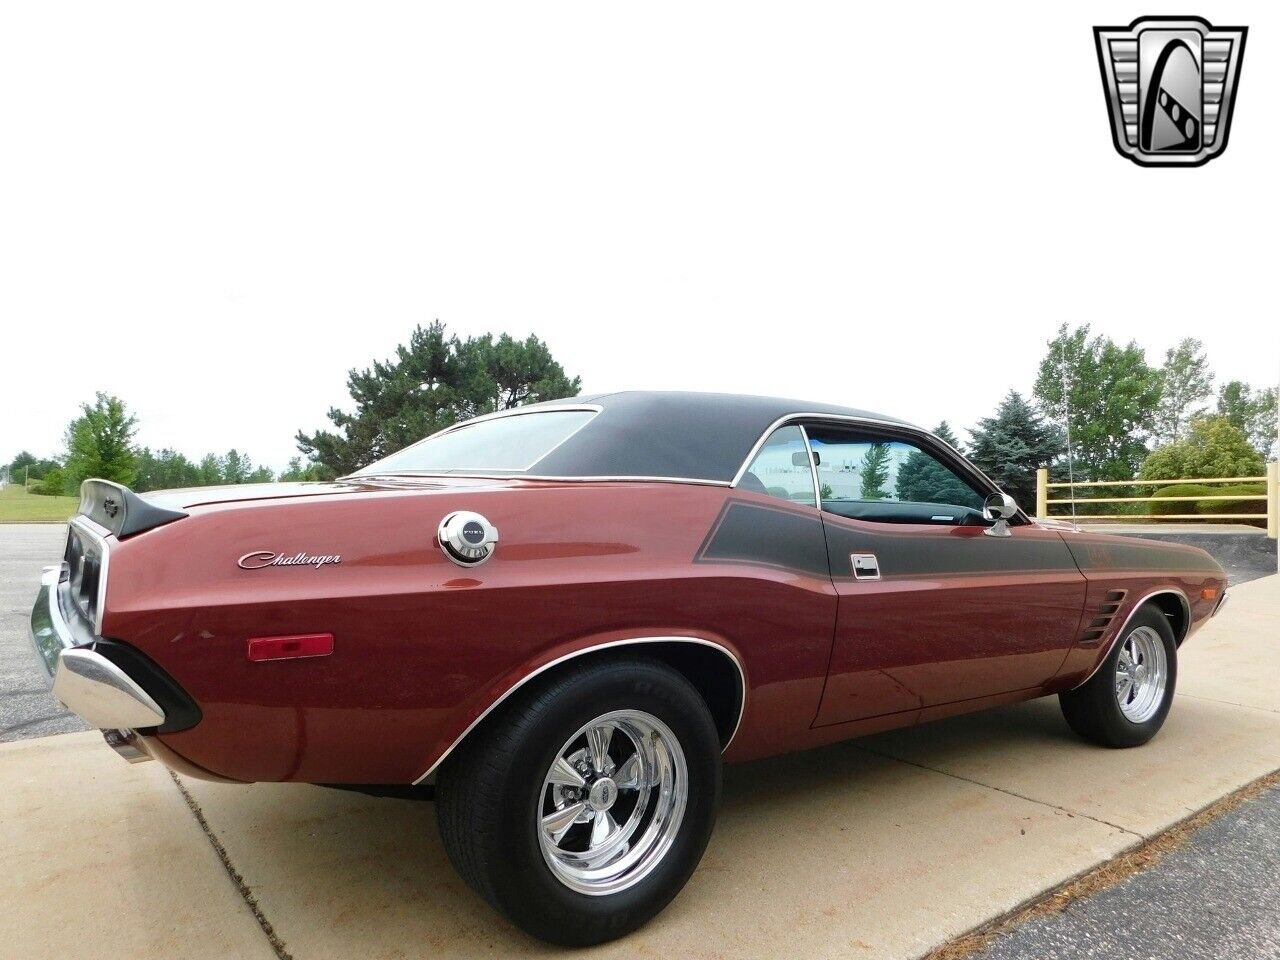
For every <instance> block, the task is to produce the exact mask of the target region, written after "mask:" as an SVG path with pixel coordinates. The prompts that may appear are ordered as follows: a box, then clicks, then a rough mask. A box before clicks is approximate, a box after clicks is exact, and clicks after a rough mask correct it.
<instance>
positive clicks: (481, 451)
mask: <svg viewBox="0 0 1280 960" xmlns="http://www.w3.org/2000/svg"><path fill="white" fill-rule="evenodd" d="M595 415H596V414H595V411H593V410H545V411H539V412H538V413H523V414H513V415H511V416H506V417H497V418H495V419H493V420H481V421H479V422H478V423H472V424H468V425H467V426H465V427H458V428H457V429H455V430H450V431H448V432H446V433H440V434H436V435H435V436H433V437H428V438H427V439H426V440H423V441H421V442H419V443H415V444H414V445H413V446H410V447H405V448H404V449H403V450H400V451H399V452H397V453H393V454H391V456H389V457H384V458H383V459H381V460H379V461H378V462H377V463H372V464H370V465H369V466H367V467H365V468H364V469H363V470H357V471H356V475H357V476H358V475H360V474H380V473H525V472H526V471H528V470H531V469H532V468H533V467H534V465H535V464H537V463H538V461H539V460H541V459H543V458H544V457H545V456H546V455H547V454H549V453H550V452H551V451H552V450H554V449H555V448H556V447H558V446H560V444H562V443H564V442H565V441H566V440H568V439H569V438H570V437H571V436H573V435H574V434H575V433H577V432H578V431H579V430H581V429H582V428H583V427H585V426H586V425H587V423H588V422H590V420H591V418H592V417H594V416H595Z"/></svg>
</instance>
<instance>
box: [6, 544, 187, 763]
mask: <svg viewBox="0 0 1280 960" xmlns="http://www.w3.org/2000/svg"><path fill="white" fill-rule="evenodd" d="M64 569H65V568H64V566H62V565H58V566H53V567H46V568H45V571H44V573H43V574H42V575H41V577H40V591H39V592H38V593H37V594H36V602H35V605H34V606H33V607H32V608H31V640H32V642H33V643H34V644H35V647H36V651H37V652H38V653H39V654H40V657H41V659H42V660H43V661H44V665H45V668H46V669H48V671H49V673H50V675H51V676H52V677H53V695H54V697H55V698H56V699H57V700H58V701H59V702H61V703H62V705H63V706H65V707H66V708H67V709H68V710H70V711H71V712H72V713H74V714H76V715H77V716H78V717H80V718H81V719H82V720H84V722H85V723H87V724H89V725H90V726H93V727H98V728H100V729H104V730H116V731H119V730H125V731H127V730H129V729H130V728H133V727H156V726H159V725H160V724H162V723H164V721H165V713H164V710H163V709H161V707H160V705H159V704H158V703H156V702H155V700H154V699H153V698H152V697H151V695H150V694H148V693H147V692H146V691H145V690H143V689H142V687H140V686H139V685H138V684H137V683H136V682H135V681H134V680H133V679H132V678H131V677H130V676H129V675H128V674H127V673H125V672H124V671H123V670H122V669H120V667H118V666H116V665H115V664H114V663H112V662H111V661H110V660H108V659H107V658H106V657H104V656H102V655H101V654H99V653H96V652H94V650H93V644H92V642H90V643H88V644H84V643H81V642H78V641H77V638H76V637H75V636H74V635H73V634H72V630H71V627H70V626H69V625H68V623H67V620H66V618H65V617H64V616H63V613H62V607H61V604H60V603H59V599H58V586H59V584H60V583H61V581H62V580H63V575H64ZM108 742H109V741H108Z"/></svg>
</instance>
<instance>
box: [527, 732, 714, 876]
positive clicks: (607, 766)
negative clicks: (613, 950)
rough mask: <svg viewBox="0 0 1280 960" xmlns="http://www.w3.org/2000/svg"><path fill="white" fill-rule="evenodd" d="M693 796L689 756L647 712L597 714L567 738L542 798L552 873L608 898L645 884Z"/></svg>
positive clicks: (545, 851)
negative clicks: (637, 884)
mask: <svg viewBox="0 0 1280 960" xmlns="http://www.w3.org/2000/svg"><path fill="white" fill-rule="evenodd" d="M688 799H689V774H688V768H687V766H686V764H685V758H684V751H683V750H681V748H680V742H679V741H678V740H677V739H676V737H675V735H674V734H673V733H672V732H671V729H670V728H669V727H668V726H667V725H666V724H665V723H663V722H662V721H661V720H659V719H658V718H657V717H655V716H653V715H651V714H648V713H644V712H643V711H640V710H615V711H613V712H611V713H606V714H604V715H602V716H599V717H596V718H595V719H594V720H592V721H591V722H590V723H588V724H586V725H585V726H583V727H582V728H581V729H579V730H578V732H577V733H575V734H574V735H573V736H572V737H570V738H569V739H568V740H566V741H565V743H564V746H562V747H561V748H560V750H559V752H558V753H557V755H556V760H555V762H554V763H552V764H551V769H550V770H548V771H547V775H546V777H545V778H544V780H543V784H542V791H541V793H540V794H539V801H538V803H539V809H538V820H539V823H538V841H539V845H540V846H541V848H542V857H543V859H544V860H546V862H547V866H548V867H550V868H551V872H552V874H553V875H554V876H555V877H556V879H557V880H559V881H560V882H561V883H563V884H564V885H565V886H567V887H569V888H570V889H572V890H576V891H578V892H579V893H585V894H588V895H591V896H604V895H606V894H611V893H617V892H618V891H620V890H625V889H626V888H627V887H629V886H631V885H632V884H635V883H638V882H639V881H640V880H642V879H644V877H645V876H647V875H648V874H649V873H650V872H651V871H652V870H653V868H654V867H656V866H657V865H658V863H659V862H660V861H661V860H662V858H663V856H664V855H665V854H666V853H667V851H668V850H669V849H670V848H671V844H672V842H673V841H674V840H675V837H676V834H677V833H678V832H679V830H680V821H681V820H682V819H683V817H684V812H685V807H686V805H687V803H688Z"/></svg>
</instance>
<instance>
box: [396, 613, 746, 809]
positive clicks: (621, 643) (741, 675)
mask: <svg viewBox="0 0 1280 960" xmlns="http://www.w3.org/2000/svg"><path fill="white" fill-rule="evenodd" d="M642 643H696V644H699V645H701V646H704V647H711V648H713V649H715V650H719V651H720V652H721V653H723V654H725V656H727V657H728V658H729V660H730V661H731V662H732V663H733V665H734V666H735V667H736V668H737V670H738V682H739V683H740V684H742V698H741V700H740V701H739V703H738V719H737V721H736V722H735V723H734V725H733V730H732V731H731V732H730V734H729V739H728V740H726V741H725V744H724V748H723V749H722V750H721V751H720V752H721V753H723V752H724V751H725V750H728V749H729V747H730V745H731V744H732V743H733V738H734V737H736V736H737V735H738V728H739V727H740V726H742V715H743V714H744V713H745V712H746V709H747V674H746V671H745V670H743V669H742V661H741V660H739V659H738V656H737V654H735V653H734V652H733V651H732V650H730V649H729V648H728V647H726V646H725V645H724V644H721V643H716V642H715V641H714V640H704V639H702V638H701V637H635V638H633V639H630V640H610V641H609V642H607V643H598V644H595V645H593V646H590V647H583V648H582V649H581V650H574V651H573V652H571V653H566V654H565V655H564V656H561V657H556V658H555V659H554V660H551V661H550V662H548V663H544V664H543V665H542V666H540V667H538V668H537V669H536V670H534V671H533V672H532V673H529V674H526V675H525V676H523V677H521V678H520V679H519V680H517V681H516V682H515V683H513V684H512V685H511V686H510V687H508V688H507V689H506V690H505V691H504V692H503V693H502V694H501V696H499V697H498V698H497V699H496V700H494V701H493V702H492V703H491V704H489V706H487V707H485V709H484V711H483V712H482V713H481V714H480V715H479V716H478V717H476V718H475V719H474V720H472V721H471V722H470V723H469V724H467V728H466V729H465V730H463V731H462V733H460V734H458V736H457V737H456V738H455V739H454V741H453V742H452V743H451V744H449V746H448V747H447V748H446V749H445V751H444V753H442V754H440V756H439V757H437V758H436V760H435V762H434V763H433V764H431V766H430V768H428V770H427V772H426V773H424V774H423V775H422V776H420V777H418V779H417V780H415V781H413V783H414V785H415V786H416V785H418V784H420V783H422V782H423V781H424V780H426V779H427V778H428V777H430V776H431V775H432V774H433V773H435V772H436V770H438V769H439V767H440V764H442V763H444V761H445V759H446V758H448V756H449V754H451V753H453V751H454V749H455V748H456V747H457V746H458V744H460V743H461V742H462V741H463V740H465V739H466V738H467V734H469V733H470V732H471V731H472V730H474V729H475V728H476V727H477V726H479V725H480V722H481V721H482V720H484V718H485V717H487V716H489V714H491V713H493V711H494V710H496V709H497V708H498V707H499V706H500V705H501V704H502V703H503V702H504V701H505V700H506V699H507V698H508V697H510V696H511V695H512V694H513V693H515V692H516V691H517V690H519V689H520V688H521V687H523V686H524V685H525V684H526V683H528V682H529V681H530V680H532V679H534V678H535V677H537V676H540V675H541V674H543V673H546V672H547V671H548V670H550V669H551V668H552V667H557V666H559V665H560V664H562V663H565V662H566V661H568V660H572V659H574V658H575V657H580V656H582V655H584V654H588V653H598V652H599V651H601V650H610V649H613V648H615V647H625V646H631V645H635V644H642Z"/></svg>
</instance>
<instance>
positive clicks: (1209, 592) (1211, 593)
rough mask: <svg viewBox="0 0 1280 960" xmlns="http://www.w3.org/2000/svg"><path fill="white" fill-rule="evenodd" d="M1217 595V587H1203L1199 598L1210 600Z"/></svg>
mask: <svg viewBox="0 0 1280 960" xmlns="http://www.w3.org/2000/svg"><path fill="white" fill-rule="evenodd" d="M1217 595H1218V589H1217V587H1205V588H1204V589H1203V590H1201V591H1200V598H1201V599H1202V600H1212V599H1213V598H1214V597H1216V596H1217Z"/></svg>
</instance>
